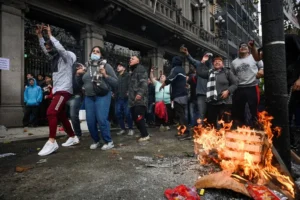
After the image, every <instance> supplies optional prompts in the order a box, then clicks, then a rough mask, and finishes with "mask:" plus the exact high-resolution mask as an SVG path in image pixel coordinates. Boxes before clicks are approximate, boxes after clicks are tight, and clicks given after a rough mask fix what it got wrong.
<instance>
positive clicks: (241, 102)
mask: <svg viewBox="0 0 300 200" xmlns="http://www.w3.org/2000/svg"><path fill="white" fill-rule="evenodd" d="M249 47H251V48H253V45H251V44H250V42H249V44H246V43H241V44H240V45H239V57H238V58H236V59H235V60H234V61H232V63H231V71H232V72H233V74H234V75H236V76H237V78H238V81H239V83H238V89H237V90H236V91H235V93H234V95H233V99H232V104H233V109H232V118H233V119H234V121H235V123H234V124H235V125H239V126H240V125H246V122H245V105H246V103H248V105H249V110H250V113H251V122H250V124H247V125H250V126H254V125H255V124H256V122H257V108H258V103H259V88H258V79H259V78H262V77H263V63H262V61H260V62H257V61H255V60H254V58H253V56H252V54H250V50H249Z"/></svg>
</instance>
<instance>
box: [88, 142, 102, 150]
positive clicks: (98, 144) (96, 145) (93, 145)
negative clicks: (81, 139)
mask: <svg viewBox="0 0 300 200" xmlns="http://www.w3.org/2000/svg"><path fill="white" fill-rule="evenodd" d="M99 146H100V143H99V142H97V143H94V144H91V146H90V149H97V148H98V147H99Z"/></svg>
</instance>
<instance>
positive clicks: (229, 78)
mask: <svg viewBox="0 0 300 200" xmlns="http://www.w3.org/2000/svg"><path fill="white" fill-rule="evenodd" d="M201 65H204V64H201ZM210 73H211V72H210V70H205V67H204V66H200V68H198V69H197V75H198V76H200V77H201V78H204V79H209V76H210ZM237 86H238V79H237V77H236V76H235V75H234V74H233V73H232V71H231V70H230V69H228V68H225V67H224V68H223V69H222V70H221V71H220V72H219V73H217V74H216V90H217V94H218V96H219V95H221V94H222V92H223V91H225V90H228V91H229V96H228V97H227V98H226V99H220V100H218V101H216V102H210V103H211V104H214V105H220V104H232V94H233V93H234V91H235V90H236V89H237ZM206 87H207V86H206Z"/></svg>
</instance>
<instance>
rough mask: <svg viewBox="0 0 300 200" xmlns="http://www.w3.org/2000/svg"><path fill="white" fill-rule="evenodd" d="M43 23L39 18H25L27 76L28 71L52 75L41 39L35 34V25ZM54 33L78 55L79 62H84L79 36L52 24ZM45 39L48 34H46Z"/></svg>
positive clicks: (67, 47) (35, 73) (68, 48)
mask: <svg viewBox="0 0 300 200" xmlns="http://www.w3.org/2000/svg"><path fill="white" fill-rule="evenodd" d="M36 24H41V22H39V21H37V20H30V19H25V52H24V59H25V73H24V74H25V76H26V75H27V74H28V73H31V74H33V75H35V76H36V75H38V74H44V75H51V74H52V72H51V70H50V62H49V60H48V58H47V57H46V55H45V54H44V53H43V51H42V49H41V47H40V45H39V40H38V38H37V36H36V34H35V28H36V27H35V25H36ZM50 26H51V30H52V35H53V36H54V37H55V38H56V39H58V40H59V41H60V43H61V44H62V45H63V46H64V47H65V49H67V50H69V51H72V52H73V53H75V55H76V56H77V62H84V60H83V58H84V57H83V55H84V54H83V52H84V49H83V45H82V44H81V43H80V40H79V38H75V37H74V36H73V34H72V33H71V32H68V31H67V30H65V29H64V28H60V27H57V26H54V25H50ZM44 38H45V40H47V39H48V38H47V36H46V35H45V37H44Z"/></svg>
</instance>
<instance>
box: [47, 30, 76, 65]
mask: <svg viewBox="0 0 300 200" xmlns="http://www.w3.org/2000/svg"><path fill="white" fill-rule="evenodd" d="M44 30H47V32H48V37H49V38H50V40H51V43H52V45H53V47H54V48H55V49H56V50H57V52H58V53H59V55H60V56H61V57H62V59H63V60H64V62H68V60H70V59H72V60H71V61H72V62H75V60H74V59H73V58H72V56H71V55H69V53H68V51H67V50H66V49H65V48H64V47H63V46H62V45H61V44H60V42H59V41H58V40H57V39H56V38H55V37H53V36H52V32H51V28H50V26H49V25H48V26H44Z"/></svg>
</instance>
